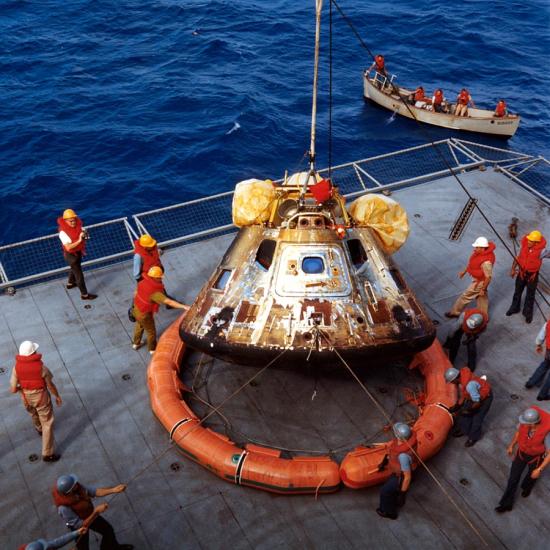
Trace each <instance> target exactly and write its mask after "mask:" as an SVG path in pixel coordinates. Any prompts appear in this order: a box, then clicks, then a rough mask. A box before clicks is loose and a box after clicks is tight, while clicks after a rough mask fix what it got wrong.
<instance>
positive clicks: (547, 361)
mask: <svg viewBox="0 0 550 550" xmlns="http://www.w3.org/2000/svg"><path fill="white" fill-rule="evenodd" d="M535 344H536V346H537V347H536V348H535V351H536V352H537V353H543V351H544V359H543V360H542V363H541V364H540V365H539V366H538V367H537V369H536V370H535V372H534V373H533V374H532V375H531V378H529V380H527V382H526V383H525V387H526V388H527V389H531V388H532V387H533V386H537V387H540V390H539V394H538V395H537V401H547V400H548V399H550V376H548V377H546V375H547V374H548V370H549V369H550V320H549V321H546V322H545V323H544V325H542V328H541V329H540V332H539V333H538V335H537V338H536V339H535ZM545 377H546V382H544V378H545ZM541 386H542V387H541Z"/></svg>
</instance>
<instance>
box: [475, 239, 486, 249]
mask: <svg viewBox="0 0 550 550" xmlns="http://www.w3.org/2000/svg"><path fill="white" fill-rule="evenodd" d="M472 246H473V247H474V248H477V247H478V246H479V247H481V248H487V247H488V246H489V241H488V240H487V238H486V237H478V238H477V239H476V240H475V241H474V242H473V243H472Z"/></svg>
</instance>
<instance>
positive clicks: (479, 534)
mask: <svg viewBox="0 0 550 550" xmlns="http://www.w3.org/2000/svg"><path fill="white" fill-rule="evenodd" d="M322 335H323V337H324V339H325V341H326V342H327V344H328V345H329V347H330V349H332V350H333V351H334V353H336V355H337V356H338V358H339V359H340V361H341V362H342V364H343V365H344V366H345V367H346V369H347V370H348V371H349V373H350V374H351V375H352V377H353V378H354V379H355V381H356V382H357V383H358V384H359V386H361V388H362V390H363V391H364V392H365V393H366V394H367V395H368V397H369V398H370V399H371V401H372V402H373V403H374V405H375V406H376V408H377V409H378V410H379V411H380V413H381V414H382V416H383V417H384V418H385V419H386V420H387V421H388V422H389V423H390V424H391V423H392V419H391V417H390V416H389V415H388V413H387V412H386V410H385V409H384V407H383V406H382V405H381V404H380V403H379V402H378V400H377V399H376V397H374V395H373V394H372V392H370V391H369V389H368V388H367V386H365V384H364V383H363V382H362V381H361V379H360V378H359V377H358V376H357V374H355V371H354V370H353V369H352V368H351V367H350V366H349V365H348V363H347V362H346V360H345V359H344V358H343V357H342V356H341V355H340V353H339V351H338V350H337V349H336V348H335V347H334V346H332V343H331V342H330V340H329V338H328V337H327V336H326V335H325V334H324V333H322ZM449 414H450V413H449ZM407 444H408V443H407ZM409 449H410V451H411V452H412V453H413V454H414V456H415V457H416V459H417V460H418V462H419V463H420V464H421V465H422V467H423V468H424V469H425V470H426V472H428V475H429V476H430V477H431V478H432V479H433V480H434V481H435V483H436V485H437V486H438V487H439V489H441V491H442V492H443V494H444V495H445V496H446V497H447V499H448V500H449V502H450V503H451V504H452V505H453V507H454V508H455V509H456V510H457V512H458V513H459V514H460V515H461V516H462V518H463V519H464V521H465V522H466V523H467V524H468V527H470V529H471V530H472V531H473V532H474V533H475V534H476V536H477V537H478V538H479V540H480V541H481V542H482V543H483V545H484V546H486V547H489V544H488V543H487V541H486V540H485V539H484V538H483V535H482V534H481V533H480V532H479V530H478V529H477V528H476V526H475V525H474V524H473V523H472V522H471V521H470V519H469V518H468V516H467V515H466V514H465V513H464V512H463V510H462V509H461V508H460V506H459V505H458V504H457V502H456V501H455V500H454V498H453V497H452V496H451V494H450V493H449V492H448V491H447V490H446V489H445V487H443V484H442V483H441V482H440V481H439V479H437V477H436V475H435V474H434V473H433V472H432V470H431V469H430V468H429V467H428V465H427V464H426V462H424V461H423V460H422V459H421V458H420V456H419V455H418V453H417V452H416V451H415V450H414V449H413V448H412V447H411V446H410V445H409Z"/></svg>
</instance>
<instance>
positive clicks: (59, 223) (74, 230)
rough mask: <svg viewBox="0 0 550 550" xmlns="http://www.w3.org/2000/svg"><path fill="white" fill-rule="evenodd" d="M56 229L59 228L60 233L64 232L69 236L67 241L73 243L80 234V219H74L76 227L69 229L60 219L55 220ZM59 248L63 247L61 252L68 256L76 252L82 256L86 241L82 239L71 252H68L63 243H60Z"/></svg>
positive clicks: (84, 251) (84, 252)
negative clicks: (69, 240) (66, 253)
mask: <svg viewBox="0 0 550 550" xmlns="http://www.w3.org/2000/svg"><path fill="white" fill-rule="evenodd" d="M57 227H58V228H59V232H60V233H61V231H64V232H65V233H66V234H67V235H68V236H69V239H71V242H72V243H75V242H76V241H78V239H79V238H80V233H81V232H82V220H81V219H80V218H76V225H75V226H74V227H71V226H70V225H69V224H68V223H67V222H66V221H65V220H64V219H63V218H62V217H60V218H57ZM61 246H62V247H63V250H64V251H65V252H68V253H69V254H75V253H76V252H82V255H84V254H86V241H85V240H84V239H83V240H82V242H81V243H80V244H79V245H78V246H76V247H75V248H73V249H72V250H68V249H67V247H66V246H65V245H64V244H63V243H61Z"/></svg>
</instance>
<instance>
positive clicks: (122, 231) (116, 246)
mask: <svg viewBox="0 0 550 550" xmlns="http://www.w3.org/2000/svg"><path fill="white" fill-rule="evenodd" d="M86 230H87V232H88V235H89V239H88V240H87V241H86V254H85V256H84V261H83V262H82V265H83V266H84V267H93V266H99V265H106V264H111V263H114V262H117V261H121V260H124V259H126V258H127V257H128V256H129V255H130V254H131V253H132V251H133V248H134V244H133V243H134V240H135V239H137V238H138V237H139V235H138V234H137V232H136V231H135V229H134V228H133V227H132V226H131V225H130V223H129V222H128V218H117V219H115V220H109V221H105V222H101V223H95V224H92V225H87V226H86ZM68 271H69V268H68V266H67V265H66V263H65V260H64V258H63V249H62V246H61V241H60V240H59V234H58V233H54V234H51V235H46V236H44V237H38V238H35V239H29V240H26V241H21V242H18V243H13V244H7V245H4V246H0V281H1V284H0V288H6V287H10V286H15V285H24V284H27V283H31V282H34V281H37V280H46V279H49V278H53V277H56V276H59V275H61V274H63V273H66V272H68Z"/></svg>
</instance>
